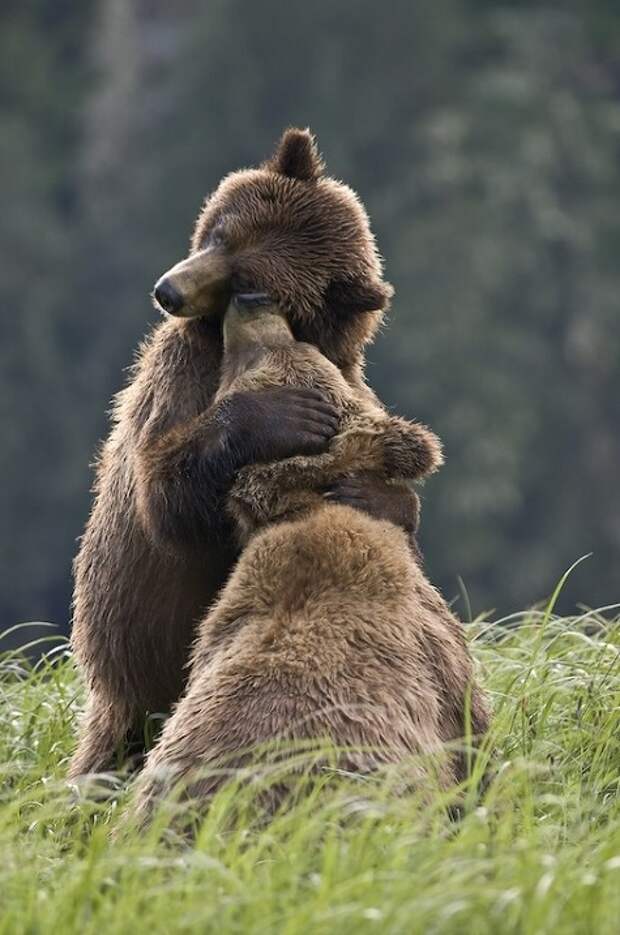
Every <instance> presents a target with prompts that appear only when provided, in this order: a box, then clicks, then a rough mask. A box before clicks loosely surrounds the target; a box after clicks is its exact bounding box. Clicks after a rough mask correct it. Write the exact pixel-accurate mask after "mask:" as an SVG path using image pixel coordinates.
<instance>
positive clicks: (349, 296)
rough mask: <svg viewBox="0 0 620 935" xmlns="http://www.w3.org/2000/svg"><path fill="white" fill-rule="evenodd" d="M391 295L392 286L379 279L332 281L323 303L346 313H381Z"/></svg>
mask: <svg viewBox="0 0 620 935" xmlns="http://www.w3.org/2000/svg"><path fill="white" fill-rule="evenodd" d="M393 295H394V289H393V288H392V286H391V285H390V284H389V282H383V281H382V280H381V279H375V278H370V277H368V278H367V277H360V278H358V279H332V281H331V283H330V284H329V286H328V287H327V294H326V296H325V301H326V303H327V305H328V306H331V307H333V308H337V309H341V310H342V311H346V312H382V311H384V310H385V309H386V308H387V307H388V305H389V304H390V299H391V298H392V296H393Z"/></svg>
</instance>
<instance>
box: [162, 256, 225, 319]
mask: <svg viewBox="0 0 620 935" xmlns="http://www.w3.org/2000/svg"><path fill="white" fill-rule="evenodd" d="M230 279H231V259H230V257H229V256H228V254H227V253H226V252H225V251H224V250H212V249H207V250H200V251H199V252H198V253H193V254H191V255H190V256H188V257H187V258H186V259H185V260H181V262H180V263H177V264H176V266H173V267H172V269H169V270H167V271H166V272H165V273H164V274H163V276H161V277H160V278H159V279H158V280H157V282H156V283H155V288H154V289H153V298H154V299H155V301H156V303H157V305H158V306H159V308H160V309H161V310H162V311H164V312H166V313H167V314H168V315H175V316H177V317H179V318H198V317H201V316H208V317H218V316H222V315H223V314H224V312H225V311H226V307H227V305H228V302H229V299H230V288H231V286H230Z"/></svg>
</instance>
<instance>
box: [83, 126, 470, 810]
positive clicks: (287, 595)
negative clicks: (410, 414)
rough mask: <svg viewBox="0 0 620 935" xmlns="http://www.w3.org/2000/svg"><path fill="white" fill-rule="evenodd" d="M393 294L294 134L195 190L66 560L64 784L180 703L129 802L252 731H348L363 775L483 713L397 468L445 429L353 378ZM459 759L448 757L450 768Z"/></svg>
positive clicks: (202, 790) (354, 222) (457, 731)
mask: <svg viewBox="0 0 620 935" xmlns="http://www.w3.org/2000/svg"><path fill="white" fill-rule="evenodd" d="M244 293H252V294H256V293H264V294H266V295H267V296H269V297H270V303H271V304H267V305H263V304H261V302H260V301H258V302H257V303H256V305H254V303H253V302H252V301H251V300H250V301H249V302H247V301H246V304H245V305H244V303H243V294H244ZM390 295H391V289H390V287H389V285H387V284H386V283H385V282H384V281H383V279H382V276H381V264H380V260H379V256H378V254H377V251H376V247H375V243H374V239H373V237H372V234H371V232H370V228H369V224H368V218H367V216H366V213H365V211H364V209H363V207H362V206H361V204H360V203H359V201H358V199H357V198H356V196H355V195H354V193H353V192H352V191H351V190H350V189H348V188H347V187H346V186H345V185H343V184H341V183H339V182H336V181H334V180H333V179H330V178H327V177H326V176H325V175H324V174H323V165H322V162H321V160H320V158H319V156H318V153H317V150H316V146H315V143H314V140H313V138H312V136H311V135H310V134H309V132H307V131H299V130H289V131H287V132H286V133H285V134H284V136H283V138H282V140H281V142H280V144H279V146H278V148H277V150H276V153H275V154H274V156H273V157H272V158H271V160H269V161H268V162H267V163H265V164H264V165H263V166H261V167H260V168H259V169H255V170H245V171H242V172H237V173H233V174H232V175H230V176H228V177H227V178H225V179H224V180H223V181H222V182H221V184H220V186H219V187H218V189H217V190H216V191H215V193H214V194H213V195H212V196H211V197H210V198H209V199H207V201H206V203H205V206H204V208H203V210H202V212H201V214H200V216H199V218H198V222H197V225H196V229H195V232H194V237H193V241H192V248H191V252H190V256H189V257H188V258H187V260H184V261H182V262H181V263H179V264H177V266H176V267H174V268H173V269H172V270H171V271H169V273H168V274H166V275H165V276H164V277H162V279H161V280H160V282H159V283H158V284H157V286H156V290H155V298H156V300H157V302H158V303H159V304H160V305H161V306H162V307H163V308H164V310H165V311H166V312H168V313H169V317H167V318H166V320H164V322H162V323H161V324H160V325H159V326H157V328H156V329H155V330H154V332H153V333H152V334H151V336H150V338H149V339H148V340H147V342H146V343H145V345H144V346H143V348H142V349H141V352H140V356H139V359H138V362H137V364H136V367H135V370H134V374H133V379H132V380H131V382H130V384H129V385H128V386H127V388H126V389H124V390H123V391H122V392H121V393H120V394H119V395H118V397H117V399H116V402H115V407H114V413H113V421H114V424H113V428H112V432H111V434H110V437H109V438H108V440H107V442H106V444H105V445H104V447H103V450H102V453H101V456H100V459H99V463H98V467H97V480H96V486H95V502H94V507H93V511H92V513H91V516H90V518H89V521H88V524H87V527H86V531H85V534H84V537H83V539H82V543H81V547H80V552H79V555H78V557H77V560H76V564H75V575H76V586H75V601H74V629H73V646H74V649H75V653H76V657H77V659H78V662H79V664H80V666H81V668H82V671H83V672H84V675H85V677H86V680H87V683H88V688H89V697H88V704H87V710H86V713H85V716H84V720H83V724H82V730H81V736H80V741H79V744H78V749H77V752H76V754H75V756H74V759H73V761H72V764H71V769H70V774H71V776H72V777H77V776H79V775H82V774H84V773H91V772H99V771H102V770H107V769H110V768H114V767H115V766H118V765H120V764H121V762H122V758H123V755H126V751H127V749H131V746H132V742H133V747H134V749H135V748H136V747H137V749H138V754H140V752H141V747H142V744H141V742H140V738H141V737H142V736H144V728H143V725H144V718H145V717H146V716H147V715H148V714H149V713H157V712H162V713H167V712H169V711H170V710H171V708H172V707H173V705H175V704H176V705H177V707H176V710H175V712H174V714H173V716H172V717H171V718H170V720H169V721H168V723H167V724H166V726H165V728H164V732H163V735H162V737H161V738H160V740H159V743H158V744H157V745H156V746H155V748H154V749H153V751H152V752H151V754H150V755H149V758H148V760H147V765H146V768H145V771H144V774H143V778H142V780H141V784H140V790H141V792H140V794H141V803H142V809H143V810H148V808H149V807H150V803H151V802H152V800H153V797H154V796H155V794H156V793H157V792H158V791H159V790H160V789H161V777H162V775H165V777H166V783H168V782H170V781H172V780H174V779H177V778H178V777H179V776H183V777H185V778H187V776H188V774H189V773H190V772H191V771H192V770H195V769H197V768H200V767H201V766H202V767H205V766H210V765H215V766H216V765H217V764H218V762H220V758H221V757H222V756H226V757H228V759H230V755H231V754H233V755H234V753H235V751H240V750H241V749H247V748H248V747H249V746H251V745H252V744H256V743H261V742H264V741H270V740H278V739H287V738H291V739H296V738H299V737H302V738H312V737H317V738H325V737H329V738H330V739H331V740H333V741H335V742H336V743H337V744H339V745H343V746H349V745H351V746H357V747H359V746H360V745H361V746H364V747H366V748H367V749H372V750H373V751H374V752H373V754H372V756H371V755H370V754H368V753H367V754H366V755H365V757H364V758H363V759H364V763H363V764H362V761H361V760H359V761H357V760H355V758H353V759H352V760H351V761H350V763H351V765H353V766H354V767H357V768H362V766H364V768H368V767H369V765H370V767H372V766H375V765H378V764H380V763H382V762H397V761H398V760H400V759H402V758H404V757H406V756H410V755H411V754H415V753H428V752H432V751H437V750H438V749H439V748H440V747H442V745H445V743H446V742H448V741H454V740H458V739H459V738H462V737H463V736H464V735H465V733H466V732H468V730H467V728H466V724H465V719H466V710H468V711H469V713H470V716H471V733H473V734H474V735H479V734H482V733H484V731H485V730H486V727H487V721H488V716H487V711H486V706H485V702H484V698H483V696H482V694H481V692H480V690H479V689H478V687H477V686H476V684H475V679H474V673H473V668H472V663H471V659H470V656H469V653H468V650H467V647H466V643H465V640H464V637H463V633H462V629H461V625H460V624H459V622H458V621H457V620H456V619H455V618H454V617H453V615H452V614H451V613H450V611H449V610H448V608H447V606H446V604H445V602H444V601H443V600H442V598H441V597H440V595H439V594H438V593H437V591H436V590H435V589H434V588H433V587H432V586H431V585H430V584H429V583H428V581H427V580H426V579H425V577H424V575H423V573H422V571H421V569H420V566H419V563H418V561H417V550H416V546H415V538H414V533H415V527H416V522H417V505H418V504H417V497H416V496H415V494H414V493H413V492H412V491H411V490H410V489H409V488H408V486H407V484H406V482H405V481H406V480H408V479H412V478H415V477H420V476H423V475H424V474H426V473H429V472H430V471H432V470H433V469H435V468H436V467H437V466H438V465H439V463H440V449H439V445H438V442H437V440H436V439H435V437H434V436H433V435H432V433H431V432H429V430H427V429H425V428H424V427H423V426H420V425H417V424H416V423H409V422H406V421H405V420H401V419H398V418H396V417H390V416H388V415H387V414H386V413H385V411H384V410H383V408H382V407H381V406H380V404H379V403H378V401H377V400H376V398H375V397H374V395H373V394H372V392H371V391H370V389H369V388H368V387H367V385H366V383H365V381H364V375H363V350H364V345H365V344H366V343H367V342H368V341H369V340H371V339H372V337H373V336H374V333H375V331H376V328H377V326H378V324H379V321H380V318H381V314H382V311H383V310H384V309H385V307H386V305H387V303H388V301H389V298H390ZM233 296H238V297H239V298H238V299H237V300H236V301H233V302H232V304H230V300H231V297H233ZM229 305H230V307H229ZM227 308H228V309H229V310H228V313H226V310H227ZM225 313H226V315H225ZM224 316H225V317H224ZM223 320H224V322H225V324H224V327H223V326H222V321H223ZM224 337H225V341H224ZM224 343H225V344H226V347H224ZM326 492H327V498H328V499H325V496H324V495H325V493H326ZM237 559H238V561H237ZM236 561H237V565H236V567H235V568H234V570H232V569H233V566H234V565H235V562H236ZM231 571H232V574H231ZM218 594H219V599H218ZM214 602H215V603H214ZM210 605H213V606H212V609H211V611H210V612H209V613H207V614H206V616H205V611H206V609H207V608H208V607H209V606H210ZM193 642H194V650H193V654H192V664H191V674H190V677H189V683H188V685H187V686H186V677H187V673H188V666H187V663H188V660H189V659H190V652H191V646H192V643H193ZM463 769H464V760H463V758H462V757H459V756H457V755H450V756H448V757H447V758H445V761H444V774H443V776H442V781H443V782H444V783H448V782H452V781H455V780H459V779H460V778H462V776H463ZM212 788H213V783H212V782H211V783H210V781H209V780H208V779H204V778H203V779H202V780H197V781H196V782H195V783H194V785H193V788H192V794H198V795H206V794H207V793H208V792H210V791H211V790H212Z"/></svg>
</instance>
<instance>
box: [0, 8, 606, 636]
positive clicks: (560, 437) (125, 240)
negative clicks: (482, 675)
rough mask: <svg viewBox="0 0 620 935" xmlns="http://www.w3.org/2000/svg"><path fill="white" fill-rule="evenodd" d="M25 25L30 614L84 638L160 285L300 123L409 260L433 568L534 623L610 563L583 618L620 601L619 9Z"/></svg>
mask: <svg viewBox="0 0 620 935" xmlns="http://www.w3.org/2000/svg"><path fill="white" fill-rule="evenodd" d="M0 25H1V27H2V28H1V29H0V52H1V54H0V78H1V81H0V85H1V87H2V92H1V94H0V105H1V107H2V118H1V119H2V132H1V133H0V167H1V169H2V171H1V172H0V177H1V178H2V191H1V200H0V204H1V205H2V214H1V216H0V217H1V220H0V248H1V249H0V276H1V283H2V285H1V288H2V299H3V308H4V314H3V316H2V323H1V324H0V339H1V341H0V359H1V361H2V365H3V366H2V377H1V378H0V379H1V380H2V390H3V392H2V393H1V394H0V410H1V412H2V416H3V425H5V426H7V428H5V430H4V432H3V445H2V449H1V455H0V459H1V461H0V463H1V464H2V472H3V481H2V485H1V486H0V509H1V511H2V516H3V519H4V523H3V524H2V529H1V531H0V564H1V566H2V568H3V571H4V572H5V580H6V584H4V585H3V587H2V589H1V593H0V608H1V611H2V615H3V617H4V618H5V619H6V620H7V623H10V622H13V621H14V620H15V619H20V618H22V619H25V618H32V617H45V618H50V617H51V618H52V619H54V620H56V621H57V622H59V623H64V621H65V620H66V618H67V615H68V608H67V605H68V595H69V563H70V559H71V556H72V553H73V551H74V548H75V545H74V539H75V537H76V536H77V535H78V534H79V532H80V528H81V526H82V523H83V521H84V518H85V515H86V511H87V505H88V495H87V489H88V483H89V475H88V468H87V465H88V462H89V460H90V458H91V456H92V451H93V448H94V446H95V443H96V439H97V437H100V436H101V435H102V434H103V432H104V431H105V423H104V410H105V409H106V407H107V404H108V400H109V398H110V395H111V394H112V392H113V391H114V390H116V389H117V388H119V387H120V385H121V383H122V380H123V374H122V368H123V367H125V366H127V365H128V364H129V363H130V361H131V355H132V349H133V347H134V346H135V345H136V343H137V341H138V339H139V337H140V335H141V334H142V333H143V332H144V331H145V330H146V329H147V328H148V326H149V324H150V322H151V321H152V317H153V313H152V311H151V308H150V303H149V300H148V293H149V291H150V289H151V286H152V283H153V282H154V280H155V279H156V278H157V276H158V275H159V273H160V272H161V271H162V270H163V269H165V268H167V267H168V266H169V265H170V264H171V263H172V262H173V261H174V260H176V259H178V258H179V257H180V256H182V255H183V253H184V252H185V250H186V247H187V242H188V238H189V234H190V231H191V225H192V222H193V218H194V216H195V214H196V213H197V210H198V207H199V204H200V201H201V199H202V197H203V195H204V194H205V193H206V192H207V191H209V190H210V189H211V188H212V187H213V186H214V185H215V184H216V183H217V181H218V180H219V178H220V176H221V175H222V174H223V173H224V172H226V171H228V170H229V169H233V168H237V167H239V166H241V165H244V164H253V163H257V162H259V161H260V160H261V159H263V158H264V157H266V156H268V155H269V153H270V152H271V151H272V148H273V143H274V140H275V139H276V138H277V137H278V135H279V133H280V132H281V130H282V128H283V127H284V126H286V125H288V124H295V125H300V126H304V125H306V124H308V125H310V126H311V127H312V129H313V130H314V131H315V132H316V134H317V136H318V141H319V145H320V148H321V151H322V152H323V154H324V156H325V158H326V162H327V167H328V171H329V172H331V173H333V174H335V175H337V176H339V177H342V178H345V179H346V180H347V181H349V182H350V183H351V184H352V185H353V186H354V187H355V188H356V189H357V190H358V191H359V192H360V194H361V196H362V198H363V199H364V200H365V202H366V203H367V205H368V208H369V210H370V213H371V216H372V218H373V221H374V225H375V228H376V231H377V234H378V238H379V243H380V246H381V248H382V250H383V252H384V254H385V256H386V259H387V276H388V279H390V280H391V281H392V282H393V283H394V285H395V287H396V299H395V302H394V306H393V316H392V318H393V320H392V322H391V324H390V327H389V330H387V331H386V333H385V334H384V335H383V336H382V337H381V339H380V341H379V343H378V344H377V345H376V347H375V348H373V349H371V352H370V360H371V366H370V367H369V375H370V378H371V381H372V382H373V384H374V385H375V387H376V388H377V389H378V390H379V391H380V393H381V394H382V395H383V396H384V398H386V399H387V400H388V401H389V402H390V403H391V404H392V405H393V406H395V407H396V408H397V409H398V410H399V411H401V412H403V413H404V414H407V415H410V416H412V415H415V416H416V417H419V418H422V419H424V420H426V421H428V422H429V423H430V424H431V425H432V426H433V428H435V429H436V430H437V431H438V432H439V434H440V435H442V436H443V438H444V440H445V445H446V454H447V466H446V467H445V469H444V470H443V471H442V472H441V474H440V475H439V476H438V477H437V479H435V480H433V481H432V484H429V486H428V488H427V490H426V491H425V495H424V498H423V516H422V542H423V546H424V548H425V551H426V554H427V560H428V565H429V570H430V573H431V576H432V577H433V578H434V579H435V580H437V581H438V582H439V583H441V584H442V586H443V588H444V590H445V591H446V593H447V595H448V596H451V595H452V594H453V593H455V592H456V590H457V585H456V580H457V575H461V576H462V578H463V579H464V581H465V583H466V586H467V589H468V591H469V593H470V597H471V600H472V603H473V607H474V611H478V610H480V609H483V608H487V607H492V606H498V607H501V608H502V609H504V610H510V609H512V608H513V607H515V606H520V605H523V604H524V603H529V602H532V601H535V600H538V599H540V598H541V597H543V596H544V595H545V594H546V593H547V591H548V590H549V588H550V586H551V585H552V582H553V581H554V580H556V579H557V577H558V576H559V574H560V573H561V571H562V570H563V569H564V568H565V567H566V566H567V565H568V564H570V562H571V561H572V560H573V559H575V558H577V557H578V556H579V555H581V554H583V553H585V552H588V551H593V552H594V557H593V558H592V559H590V560H589V562H587V563H585V564H584V565H582V566H580V568H579V570H578V571H577V572H576V573H575V576H574V583H573V584H572V585H571V584H570V583H569V586H568V588H567V590H566V592H565V595H564V601H565V606H568V605H570V604H571V603H572V598H573V597H574V596H575V595H576V594H579V596H580V597H581V598H582V599H584V600H585V601H587V602H588V603H590V604H597V603H601V602H603V601H610V600H614V599H618V594H617V593H613V583H614V581H617V568H618V559H619V557H620V556H619V554H618V553H619V551H620V485H618V483H617V476H618V473H619V472H618V467H619V465H620V435H619V433H618V426H619V424H620V367H619V361H620V328H619V327H618V320H619V313H618V296H619V295H620V266H619V264H618V260H617V257H618V250H619V249H620V221H619V220H618V208H617V206H618V200H619V199H618V196H619V195H620V168H619V167H620V160H619V159H618V155H619V152H618V149H619V145H618V144H619V136H620V18H619V15H618V13H617V8H616V4H614V3H612V2H611V0H606V2H603V0H600V2H595V3H590V4H587V5H586V4H582V3H577V2H575V3H568V4H561V5H560V4H552V3H548V4H539V3H536V4H535V3H523V2H522V3H511V4H506V5H501V4H497V3H492V2H473V0H470V2H465V0H434V2H430V0H428V2H421V3H417V4H411V3H410V2H406V0H395V2H394V3H392V4H390V5H389V6H388V7H385V5H383V6H381V5H377V4H376V3H372V2H370V0H340V2H336V3H327V2H323V3H318V4H301V3H297V2H294V3H291V4H288V5H287V6H286V7H283V6H282V4H281V3H279V2H276V0H264V2H262V3H260V4H247V3H242V2H241V0H214V2H211V3H209V4H201V3H198V2H197V0H184V2H183V3H181V4H178V5H177V4H175V5H170V4H164V3H161V2H151V3H148V4H144V3H137V2H136V0H99V2H95V0H90V2H86V3H81V4H79V5H77V6H76V5H75V4H69V3H65V2H63V3H60V2H55V3H53V4H52V3H51V2H49V0H48V2H43V0H38V2H36V0H29V2H23V3H16V2H11V3H8V4H5V5H4V6H3V11H2V14H0ZM610 586H611V587H610ZM571 587H572V588H573V589H574V590H572V591H571ZM610 590H611V592H612V593H610ZM461 610H462V612H463V613H465V611H464V609H463V608H461Z"/></svg>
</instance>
